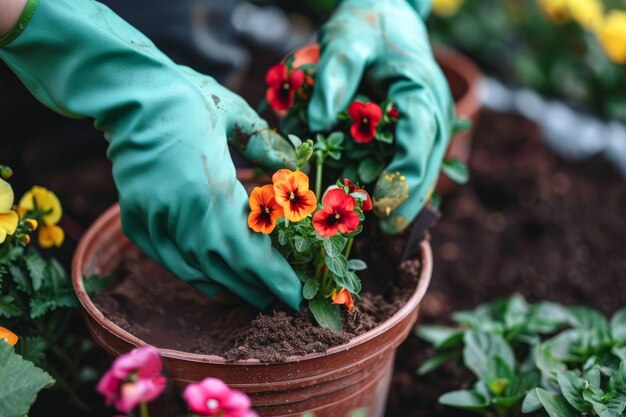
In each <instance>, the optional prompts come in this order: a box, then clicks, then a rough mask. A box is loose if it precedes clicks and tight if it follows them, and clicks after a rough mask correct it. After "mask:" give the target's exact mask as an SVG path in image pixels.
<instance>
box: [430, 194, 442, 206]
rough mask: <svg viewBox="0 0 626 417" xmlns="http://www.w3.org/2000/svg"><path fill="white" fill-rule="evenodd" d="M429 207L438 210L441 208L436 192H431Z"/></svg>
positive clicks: (439, 197)
mask: <svg viewBox="0 0 626 417" xmlns="http://www.w3.org/2000/svg"><path fill="white" fill-rule="evenodd" d="M430 205H431V206H433V207H434V208H436V209H437V210H439V209H440V208H441V195H440V194H439V193H438V192H437V191H433V193H432V195H431V196H430Z"/></svg>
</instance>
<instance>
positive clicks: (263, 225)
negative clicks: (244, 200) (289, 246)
mask: <svg viewBox="0 0 626 417" xmlns="http://www.w3.org/2000/svg"><path fill="white" fill-rule="evenodd" d="M248 202H249V203H250V215H249V216H248V226H249V227H250V228H251V229H252V230H254V231H255V232H261V233H263V234H264V235H269V234H270V233H272V231H273V230H274V228H275V227H276V220H278V219H280V218H281V217H283V216H284V214H283V208H282V207H281V206H280V205H278V204H277V203H276V197H275V195H274V186H273V185H271V184H268V185H264V186H263V187H254V190H252V193H251V194H250V199H249V200H248Z"/></svg>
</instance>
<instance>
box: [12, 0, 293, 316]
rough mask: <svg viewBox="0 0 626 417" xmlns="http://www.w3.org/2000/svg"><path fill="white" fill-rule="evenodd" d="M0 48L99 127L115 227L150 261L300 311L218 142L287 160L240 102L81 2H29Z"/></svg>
mask: <svg viewBox="0 0 626 417" xmlns="http://www.w3.org/2000/svg"><path fill="white" fill-rule="evenodd" d="M31 15H32V17H31ZM28 17H30V20H28ZM22 30H23V32H22V33H19V32H20V31H22ZM3 41H4V42H3ZM7 42H8V44H7ZM2 43H4V44H5V45H2ZM0 46H4V47H3V48H2V49H0V58H2V60H4V61H5V62H6V63H7V64H8V65H9V67H11V68H12V69H13V71H14V72H15V73H16V74H17V75H18V76H19V77H20V79H21V80H22V81H23V82H24V84H25V85H26V87H27V88H28V89H29V90H30V91H31V92H32V93H33V94H34V95H35V96H36V97H37V98H38V99H39V100H40V101H41V102H42V103H44V104H45V105H46V106H48V107H50V108H51V109H53V110H55V111H57V112H59V113H61V114H64V115H66V116H69V117H80V118H84V117H91V118H94V119H95V125H96V127H97V128H98V129H101V130H102V131H104V133H105V137H106V138H107V140H108V141H109V148H108V156H109V157H110V159H111V160H112V161H113V176H114V179H115V182H116V184H117V187H118V190H119V198H120V206H121V210H122V225H123V228H124V231H125V233H126V234H127V235H128V236H129V237H130V238H131V240H133V241H134V242H135V243H136V244H137V245H138V246H139V247H140V248H141V249H143V250H144V251H145V252H146V253H147V254H148V255H149V256H151V257H152V258H154V259H156V260H157V261H158V262H159V263H161V264H162V265H164V266H165V267H167V268H168V269H169V270H170V271H172V272H173V273H174V274H176V275H177V276H178V277H180V278H181V279H183V280H185V281H187V282H190V283H192V284H194V285H196V286H197V287H198V288H200V289H201V290H203V291H204V292H206V293H207V294H209V295H213V294H215V293H216V290H217V288H218V286H217V285H216V284H219V285H222V286H224V287H226V288H228V289H229V290H231V291H232V292H234V293H236V294H238V295H239V296H241V297H242V298H244V299H245V300H247V301H249V302H250V303H252V304H255V305H256V306H258V307H261V308H264V307H267V306H268V305H269V304H270V303H271V302H272V300H273V299H274V298H273V296H272V294H274V295H276V296H277V297H279V298H280V299H282V300H283V301H284V302H286V303H287V304H288V305H289V306H290V307H292V308H294V309H297V308H298V307H299V304H300V302H301V284H300V281H299V280H298V278H297V277H296V275H295V273H294V272H293V270H292V269H291V267H290V266H289V264H288V263H287V262H286V261H285V259H284V258H283V257H282V256H281V255H280V254H279V253H278V252H277V251H276V250H274V249H273V248H272V246H271V242H270V239H269V238H268V237H266V236H262V235H260V234H258V233H253V232H252V231H251V230H250V229H248V226H247V201H248V197H247V194H246V192H245V190H244V187H243V186H242V185H241V184H240V183H239V182H238V181H237V179H236V177H235V168H234V166H233V163H232V161H231V158H230V156H229V152H228V146H227V139H228V140H229V141H231V143H233V144H234V145H235V146H236V147H238V148H239V149H241V151H242V153H243V155H244V156H245V157H247V158H248V159H250V160H252V161H253V162H256V163H261V164H264V165H265V166H266V167H268V168H271V169H275V168H280V167H284V166H290V165H291V164H292V162H293V160H294V159H295V153H294V151H293V148H292V147H291V145H289V144H288V143H287V142H286V141H284V140H283V139H282V138H281V137H280V136H278V135H277V134H275V133H274V132H273V131H272V130H269V129H268V128H267V124H266V123H265V122H264V121H263V120H261V119H260V118H259V116H258V115H257V114H256V113H255V112H254V111H253V110H252V109H251V108H250V107H249V106H248V105H247V104H246V103H245V101H244V100H243V99H242V98H240V97H239V96H237V95H236V94H234V93H232V92H230V91H228V90H227V89H225V88H224V87H222V86H220V85H219V84H218V83H217V82H216V81H215V80H213V79H212V78H210V77H206V76H203V75H201V74H198V73H196V72H194V71H193V70H191V69H189V68H186V67H181V66H178V65H176V64H175V63H174V62H172V61H171V60H170V59H169V58H167V57H166V56H165V55H164V54H163V53H161V52H160V51H159V50H158V49H157V48H156V47H155V46H154V45H153V44H152V42H151V41H150V40H149V39H148V38H146V37H145V36H143V35H142V34H141V33H139V32H138V31H137V30H135V29H134V28H133V27H131V26H130V25H129V24H127V23H126V22H124V21H123V20H122V19H121V18H119V17H118V16H117V15H115V14H114V13H113V12H111V11H110V10H109V9H108V8H107V7H106V6H104V5H102V4H99V3H97V2H94V1H91V0H39V4H37V0H30V1H29V3H28V6H27V8H26V10H25V11H24V14H23V15H22V19H21V20H20V23H19V24H18V25H16V27H15V29H14V31H13V32H12V33H9V35H7V36H5V37H4V38H3V39H2V40H0ZM34 122H36V121H34Z"/></svg>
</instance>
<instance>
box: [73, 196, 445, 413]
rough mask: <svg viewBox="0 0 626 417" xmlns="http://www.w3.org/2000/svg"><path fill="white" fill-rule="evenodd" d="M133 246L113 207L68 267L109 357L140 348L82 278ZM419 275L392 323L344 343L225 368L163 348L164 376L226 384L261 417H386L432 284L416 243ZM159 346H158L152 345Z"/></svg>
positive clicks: (425, 251)
mask: <svg viewBox="0 0 626 417" xmlns="http://www.w3.org/2000/svg"><path fill="white" fill-rule="evenodd" d="M131 245H132V243H131V242H130V241H129V240H128V239H127V238H126V237H125V236H124V234H123V233H122V229H121V223H120V211H119V207H118V206H117V205H116V206H114V207H112V208H110V209H109V210H108V211H106V212H105V213H104V214H103V215H102V216H101V217H100V218H99V219H98V220H97V221H96V222H95V223H94V224H93V225H92V226H91V227H90V228H89V230H88V231H87V232H86V234H85V235H84V237H83V238H82V240H81V241H80V244H79V245H78V248H77V250H76V253H75V256H74V260H73V265H72V281H73V285H74V289H75V291H76V294H77V295H78V298H79V300H80V303H81V304H82V307H83V309H84V312H85V317H86V321H87V327H88V329H89V332H90V333H91V335H92V336H93V338H94V340H95V341H96V342H97V343H98V344H99V345H100V346H101V347H102V348H104V349H105V350H106V351H107V352H108V353H110V354H111V355H113V356H118V355H120V354H122V353H124V352H127V351H129V350H131V349H133V348H135V347H137V346H141V345H144V344H145V343H144V342H143V341H142V340H140V339H138V338H137V337H135V336H133V335H131V334H130V333H128V332H126V331H124V330H123V329H121V328H120V327H118V326H117V325H115V324H114V323H113V322H111V321H110V320H109V319H108V318H107V317H105V316H104V315H103V313H102V312H101V311H100V310H99V309H98V308H97V307H96V306H95V305H94V303H93V302H92V300H91V299H90V298H89V296H88V295H87V293H86V292H85V287H84V283H83V277H86V276H90V275H91V274H107V273H111V272H113V271H115V270H116V269H117V268H118V267H119V265H120V263H121V261H122V259H123V257H124V253H125V252H126V251H127V250H128V249H129V248H130V247H131ZM420 253H421V261H422V271H421V276H420V280H419V282H418V284H417V286H416V288H415V291H414V292H413V294H412V295H411V297H410V299H409V300H408V301H407V303H406V305H404V306H403V307H402V308H401V309H400V310H399V311H398V312H397V313H396V314H395V315H394V316H392V317H391V318H390V319H388V320H387V321H385V322H384V323H382V324H381V325H379V326H378V327H376V328H374V329H373V330H371V331H369V332H367V333H364V334H362V335H361V336H358V337H356V338H354V339H352V340H351V341H350V342H349V343H346V344H344V345H341V346H336V347H334V348H331V349H329V350H328V351H327V352H326V353H315V354H308V355H304V356H298V357H292V358H289V359H288V360H287V361H285V362H281V363H270V364H265V363H260V362H258V361H256V360H248V361H239V362H227V361H226V360H225V359H224V358H221V357H218V356H210V355H202V354H193V353H188V352H181V351H177V350H171V349H160V351H161V355H162V357H163V363H164V367H165V369H166V370H167V371H168V373H169V375H170V377H171V378H172V379H173V380H175V381H176V382H177V383H178V384H180V385H181V386H184V385H186V384H188V383H191V382H196V381H200V380H202V379H203V378H205V377H207V376H212V377H216V378H220V379H222V380H224V381H225V382H226V383H227V384H229V385H230V386H232V387H234V388H237V389H240V390H242V391H244V392H246V393H247V394H248V395H249V396H250V397H251V399H252V402H253V407H254V409H255V410H256V411H257V412H258V413H259V415H261V416H301V415H302V414H303V413H305V412H314V413H315V415H316V417H324V416H338V417H343V416H345V415H347V414H348V412H349V411H351V410H353V409H355V408H360V407H366V408H368V409H369V416H372V417H379V416H382V415H383V410H384V407H385V402H386V398H387V392H388V388H389V383H390V379H391V376H392V372H393V364H394V358H395V353H396V349H397V347H398V346H399V345H400V344H401V343H402V342H403V341H404V340H405V339H406V337H407V335H408V334H409V332H410V331H411V329H412V328H413V325H414V323H415V321H416V319H417V316H418V311H419V305H420V302H421V301H422V298H423V297H424V294H425V293H426V290H427V288H428V285H429V283H430V278H431V272H432V265H433V261H432V253H431V248H430V245H429V243H428V242H426V241H424V242H421V244H420ZM157 347H158V346H157Z"/></svg>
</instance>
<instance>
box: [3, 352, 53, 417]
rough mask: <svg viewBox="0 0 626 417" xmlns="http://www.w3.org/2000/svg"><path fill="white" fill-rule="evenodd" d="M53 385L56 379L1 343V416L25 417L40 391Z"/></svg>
mask: <svg viewBox="0 0 626 417" xmlns="http://www.w3.org/2000/svg"><path fill="white" fill-rule="evenodd" d="M53 384H54V379H52V377H51V376H50V375H48V374H47V373H46V372H45V371H44V370H42V369H39V368H37V367H36V366H35V365H33V364H32V363H31V362H29V361H27V360H25V359H24V358H22V357H21V356H20V355H18V354H17V353H15V351H14V349H13V346H11V345H9V344H8V343H4V342H2V341H0V416H3V417H21V416H25V415H26V414H27V413H28V410H29V409H30V407H31V406H32V405H33V403H34V402H35V399H36V398H37V394H38V393H39V391H41V390H42V389H44V388H48V387H51V386H52V385H53Z"/></svg>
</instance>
